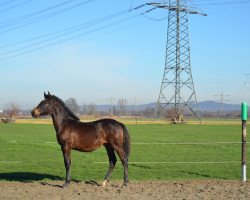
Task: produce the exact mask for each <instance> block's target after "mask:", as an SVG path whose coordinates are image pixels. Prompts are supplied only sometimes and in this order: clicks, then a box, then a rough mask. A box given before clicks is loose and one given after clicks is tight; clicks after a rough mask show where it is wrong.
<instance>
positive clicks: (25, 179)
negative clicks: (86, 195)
mask: <svg viewBox="0 0 250 200" xmlns="http://www.w3.org/2000/svg"><path fill="white" fill-rule="evenodd" d="M1 180H5V181H17V182H22V183H32V182H34V181H38V182H40V183H41V184H42V185H48V186H51V187H59V188H61V187H62V185H58V184H56V183H50V182H49V181H48V182H46V181H44V180H52V181H64V178H62V177H60V176H55V175H51V174H40V173H33V172H11V173H0V181H1ZM71 181H72V182H75V183H79V182H80V181H79V180H75V179H72V180H71ZM85 183H86V184H90V185H96V186H100V184H98V183H97V182H96V181H93V180H90V181H86V182H85Z"/></svg>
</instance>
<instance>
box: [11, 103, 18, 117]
mask: <svg viewBox="0 0 250 200" xmlns="http://www.w3.org/2000/svg"><path fill="white" fill-rule="evenodd" d="M19 113H20V108H19V106H18V105H17V104H16V103H11V104H10V106H9V110H8V115H9V116H16V115H18V114H19Z"/></svg>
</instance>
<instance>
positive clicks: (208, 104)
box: [96, 101, 241, 112]
mask: <svg viewBox="0 0 250 200" xmlns="http://www.w3.org/2000/svg"><path fill="white" fill-rule="evenodd" d="M114 106H115V107H116V108H118V106H117V105H114ZM155 107H156V104H155V103H148V104H140V105H127V106H126V110H127V111H131V110H135V111H139V110H145V109H147V108H155ZM198 107H199V110H200V111H211V112H215V111H218V110H220V102H215V101H201V102H198ZM96 109H97V110H98V111H109V110H110V109H111V105H96ZM240 109H241V107H240V104H226V103H224V110H225V111H226V112H229V111H237V110H240Z"/></svg>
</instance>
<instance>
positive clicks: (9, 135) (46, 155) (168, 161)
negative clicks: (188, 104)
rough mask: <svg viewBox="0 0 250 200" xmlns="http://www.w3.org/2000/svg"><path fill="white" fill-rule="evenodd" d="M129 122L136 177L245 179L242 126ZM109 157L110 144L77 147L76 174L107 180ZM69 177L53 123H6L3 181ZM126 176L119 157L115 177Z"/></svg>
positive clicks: (0, 143) (0, 167)
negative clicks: (87, 148) (89, 149)
mask: <svg viewBox="0 0 250 200" xmlns="http://www.w3.org/2000/svg"><path fill="white" fill-rule="evenodd" d="M127 127H128V129H129V131H130V135H131V139H132V145H131V157H130V164H129V176H130V180H186V179H239V180H240V179H241V144H240V142H241V126H240V125H166V124H165V125H164V124H161V125H159V124H140V125H132V124H130V125H127ZM249 140H250V137H249V134H248V141H249ZM220 142H224V143H220ZM230 142H238V143H236V144H229V143H230ZM194 143H202V144H194ZM247 153H248V155H249V153H250V149H249V148H248V152H247ZM248 157H249V156H248ZM107 161H108V157H107V155H106V151H105V149H104V148H100V149H98V150H96V151H94V152H91V153H81V152H76V151H73V152H72V167H71V176H72V179H73V180H76V181H82V180H84V181H85V180H98V181H99V180H102V179H103V178H104V175H105V174H106V171H107V168H108V163H107ZM248 164H250V162H248ZM247 174H250V167H248V168H247ZM64 177H65V169H64V164H63V158H62V154H61V150H60V146H59V145H58V144H57V143H56V136H55V131H54V127H53V126H52V125H47V124H0V181H36V180H44V179H45V180H46V179H49V180H62V179H64ZM122 178H123V168H122V166H121V163H120V162H119V163H117V166H116V168H115V170H114V172H113V176H112V179H115V180H122Z"/></svg>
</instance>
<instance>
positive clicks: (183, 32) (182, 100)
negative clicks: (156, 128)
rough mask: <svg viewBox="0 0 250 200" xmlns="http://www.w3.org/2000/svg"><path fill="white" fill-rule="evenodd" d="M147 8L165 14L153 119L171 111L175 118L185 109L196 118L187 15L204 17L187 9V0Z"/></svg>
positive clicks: (155, 4) (197, 113) (172, 0)
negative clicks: (162, 58) (163, 50)
mask: <svg viewBox="0 0 250 200" xmlns="http://www.w3.org/2000/svg"><path fill="white" fill-rule="evenodd" d="M147 5H150V6H154V7H158V8H163V9H167V10H168V11H169V13H168V31H167V44H166V56H165V68H164V73H163V78H162V82H161V88H160V93H159V97H158V103H157V108H156V113H155V116H157V115H159V113H160V112H161V111H163V110H165V109H166V108H173V109H174V114H173V115H175V116H177V117H179V116H181V115H182V114H183V111H184V108H185V107H187V108H189V110H190V111H191V112H192V113H193V114H194V115H195V116H196V117H198V118H200V114H199V110H198V104H197V100H196V94H195V89H194V83H193V77H192V72H191V64H190V47H189V35H188V14H198V15H203V16H206V14H203V13H200V12H198V11H195V10H192V9H190V8H188V7H187V0H170V1H169V3H168V4H166V3H153V2H152V3H147Z"/></svg>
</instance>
